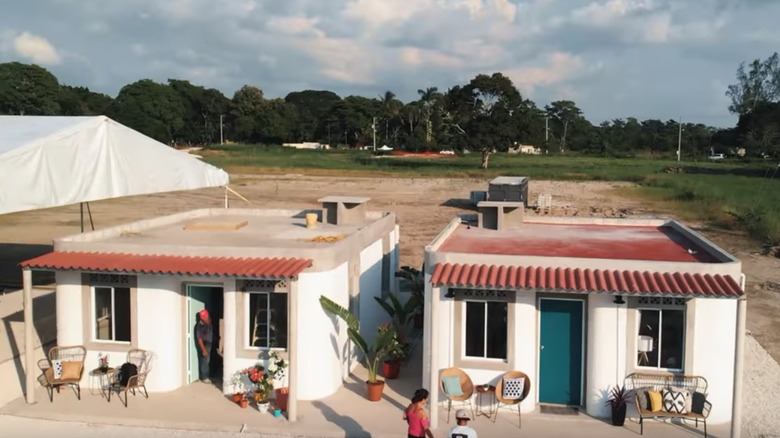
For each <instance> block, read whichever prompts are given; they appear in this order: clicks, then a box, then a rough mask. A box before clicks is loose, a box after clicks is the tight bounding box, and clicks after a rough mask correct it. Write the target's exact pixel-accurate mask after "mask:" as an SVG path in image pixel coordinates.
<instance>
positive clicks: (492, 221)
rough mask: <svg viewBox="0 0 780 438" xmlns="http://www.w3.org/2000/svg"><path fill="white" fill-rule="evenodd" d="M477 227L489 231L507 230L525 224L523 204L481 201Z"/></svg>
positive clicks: (478, 205)
mask: <svg viewBox="0 0 780 438" xmlns="http://www.w3.org/2000/svg"><path fill="white" fill-rule="evenodd" d="M477 210H478V211H479V213H477V226H478V227H479V228H485V229H488V230H506V229H509V228H517V227H519V226H521V225H522V224H523V213H524V212H525V204H524V203H523V202H506V201H481V202H479V203H478V204H477Z"/></svg>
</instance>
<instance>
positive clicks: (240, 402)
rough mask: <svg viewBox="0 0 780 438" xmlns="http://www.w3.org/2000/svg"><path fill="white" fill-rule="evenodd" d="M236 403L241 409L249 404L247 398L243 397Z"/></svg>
mask: <svg viewBox="0 0 780 438" xmlns="http://www.w3.org/2000/svg"><path fill="white" fill-rule="evenodd" d="M238 405H239V406H241V409H246V407H247V406H248V405H249V400H247V399H245V398H242V399H241V400H240V401H239V402H238Z"/></svg>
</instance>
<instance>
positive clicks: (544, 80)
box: [504, 52, 598, 96]
mask: <svg viewBox="0 0 780 438" xmlns="http://www.w3.org/2000/svg"><path fill="white" fill-rule="evenodd" d="M595 68H598V67H595ZM593 69H594V67H591V68H590V69H588V68H586V65H585V61H583V59H582V58H581V57H579V56H576V55H571V54H569V53H563V52H557V53H553V54H551V55H549V56H547V57H546V59H545V60H544V64H542V65H539V64H533V65H527V66H522V67H517V68H512V69H506V70H504V74H505V75H506V76H507V77H509V78H510V79H512V82H514V84H515V86H516V87H517V88H518V89H519V90H520V91H521V92H523V93H524V94H526V95H528V96H532V95H533V94H534V90H535V89H536V88H538V87H540V86H550V85H557V84H561V83H563V82H566V81H568V80H571V79H574V78H576V77H579V76H581V75H583V74H589V73H590V72H592V71H593ZM568 90H571V89H570V88H569V89H568ZM569 94H571V92H570V91H569Z"/></svg>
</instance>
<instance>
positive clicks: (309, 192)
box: [0, 174, 780, 361]
mask: <svg viewBox="0 0 780 438" xmlns="http://www.w3.org/2000/svg"><path fill="white" fill-rule="evenodd" d="M231 180H232V184H231V187H232V188H233V189H234V190H236V191H237V192H238V193H240V194H241V195H242V196H244V197H245V198H247V199H248V200H249V204H247V203H246V202H244V201H243V200H241V199H239V198H237V197H236V196H234V195H232V194H231V195H230V196H229V199H230V205H231V206H233V207H251V208H312V207H318V206H319V204H318V203H317V199H319V198H320V197H323V196H326V195H362V196H369V197H371V207H370V208H371V209H375V210H387V211H393V212H395V213H396V215H397V217H398V223H399V224H400V228H401V264H402V265H410V266H415V267H418V268H419V267H420V265H421V264H422V260H423V247H424V246H425V245H426V244H428V243H430V242H431V241H432V240H433V238H434V237H435V236H436V235H437V234H438V233H439V232H440V231H441V229H442V228H443V227H444V225H445V224H447V222H449V221H450V220H451V219H452V218H453V217H454V216H455V214H457V213H459V212H467V211H469V209H470V208H471V207H470V202H469V194H470V192H471V191H473V190H487V181H486V180H482V179H416V178H352V177H350V178H347V177H317V176H305V175H299V174H295V175H290V174H288V175H270V176H268V175H264V176H259V175H233V176H232V178H231ZM630 186H631V184H629V183H614V182H598V181H588V182H562V181H535V180H531V181H530V183H529V199H530V204H535V203H536V199H537V197H538V195H539V194H542V193H545V194H550V195H552V203H553V209H552V211H551V212H550V213H549V214H552V215H566V216H583V217H648V216H658V214H657V213H656V212H654V211H653V210H652V206H651V205H648V204H645V203H643V202H642V201H640V200H637V199H633V198H630V197H628V196H626V195H625V194H626V193H629V192H630V191H628V190H626V188H627V187H630ZM223 205H224V191H223V190H222V189H217V188H214V189H202V190H195V191H190V192H178V193H168V194H162V195H149V196H138V197H132V198H122V199H114V200H107V201H101V202H95V203H90V210H91V213H92V218H93V220H94V224H95V227H96V228H97V229H100V228H105V227H107V226H111V225H116V224H120V223H125V222H132V221H136V220H139V219H145V218H151V217H155V216H160V215H166V214H171V213H176V212H180V211H185V210H190V209H196V208H206V207H222V206H223ZM535 214H537V213H536V212H535V211H534V210H532V209H529V210H527V212H526V216H527V217H528V216H533V215H535ZM84 217H85V229H87V230H89V229H90V225H89V218H88V214H87V210H86V209H85V210H84ZM79 218H80V215H79V206H78V205H74V206H68V207H62V208H55V209H48V210H38V211H32V212H23V213H16V214H9V215H2V216H0V245H2V246H0V248H4V251H6V252H11V251H13V250H14V249H15V248H18V247H19V245H16V244H26V245H30V247H31V248H36V249H37V250H38V251H40V248H45V247H41V246H35V247H33V246H32V245H49V244H51V242H52V240H53V239H55V238H58V237H62V236H67V235H71V234H77V233H79V231H80V219H79ZM688 225H689V226H691V227H692V228H694V229H696V230H697V231H699V232H701V233H702V234H704V235H705V236H706V237H707V238H709V239H710V240H712V241H714V242H715V243H717V244H718V245H720V246H721V247H722V248H724V249H725V250H727V251H729V252H730V253H732V254H734V255H735V256H736V257H737V258H739V259H740V260H742V264H743V271H744V272H745V275H746V276H747V286H746V288H747V292H748V321H747V326H748V330H750V331H751V332H752V333H753V335H754V336H755V337H756V338H757V339H758V340H759V342H760V343H761V344H762V346H764V348H766V349H767V350H768V351H769V353H770V354H771V355H772V357H773V358H774V359H775V360H778V361H780V321H779V320H778V318H777V317H776V316H775V315H777V314H778V309H780V300H778V298H780V269H778V268H780V259H778V258H775V257H770V256H764V255H761V254H760V250H761V248H760V246H759V245H758V243H756V242H754V241H751V240H750V239H748V238H746V237H745V235H744V234H742V233H729V232H723V231H714V230H710V229H707V228H705V227H702V226H701V224H696V223H688ZM31 244H32V245H31ZM13 258H14V257H13V255H8V254H6V255H3V254H0V262H3V261H4V260H8V259H13ZM17 278H18V277H17ZM0 282H2V278H0Z"/></svg>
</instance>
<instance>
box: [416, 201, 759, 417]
mask: <svg viewBox="0 0 780 438" xmlns="http://www.w3.org/2000/svg"><path fill="white" fill-rule="evenodd" d="M480 205H481V206H480V210H481V212H480V213H479V214H478V215H476V217H475V215H467V216H463V217H459V218H456V219H454V220H453V221H452V222H451V223H450V224H449V225H448V226H447V227H446V228H445V229H444V230H443V231H442V232H441V233H440V234H439V236H438V237H436V239H435V240H434V241H433V242H432V243H431V244H430V245H428V246H426V248H425V278H426V303H425V336H424V341H423V342H424V347H425V348H424V351H425V352H427V354H426V355H425V356H424V359H423V370H424V386H426V387H429V388H437V387H438V385H439V376H440V372H441V370H443V369H446V368H448V367H458V368H461V369H463V370H464V371H465V372H466V373H467V374H468V375H469V376H470V377H471V379H472V381H473V383H474V384H475V385H480V384H486V383H492V384H495V383H496V382H497V380H498V379H499V378H500V377H501V376H502V375H503V374H504V373H506V372H508V371H511V370H517V371H522V372H524V373H526V374H527V376H528V377H529V379H530V380H531V385H532V386H531V392H530V395H529V397H528V398H527V399H526V400H525V401H524V402H522V403H521V405H520V406H521V410H522V411H523V412H531V411H534V410H535V409H536V408H537V406H538V404H540V403H549V404H561V405H568V406H577V407H580V408H581V409H584V410H585V411H587V413H588V414H589V415H593V416H597V417H609V416H610V411H609V408H608V407H606V406H605V401H606V396H607V392H608V390H609V389H611V388H612V387H614V386H615V385H618V384H623V383H624V381H625V380H624V379H625V378H626V376H628V375H629V374H631V373H634V372H663V373H674V374H685V375H699V376H703V377H705V378H706V379H707V380H708V382H709V394H708V400H709V401H710V402H711V403H712V404H713V408H712V411H711V413H710V416H709V419H708V422H709V423H712V424H718V423H724V422H728V421H730V420H731V417H732V402H733V401H734V400H733V393H734V390H735V374H738V373H737V372H735V367H738V366H741V365H740V364H741V362H740V361H736V362H735V359H736V358H737V357H738V353H735V351H736V352H738V351H741V350H740V349H739V345H738V344H739V343H740V342H741V339H740V336H738V335H737V333H738V327H737V326H738V316H739V314H740V312H741V317H742V318H743V317H744V310H745V300H744V292H743V290H744V287H743V286H744V275H743V274H742V270H741V263H740V262H739V260H737V259H735V258H734V257H733V256H731V255H730V254H728V253H726V252H725V251H723V250H722V249H720V248H718V247H717V246H716V245H714V244H713V243H712V242H710V241H708V240H707V239H705V238H704V237H702V236H701V235H699V234H698V233H696V232H694V231H692V230H691V229H689V228H687V227H686V226H684V225H683V224H681V223H678V222H675V221H667V220H626V219H575V218H547V217H544V218H534V219H533V221H524V220H523V208H522V204H520V203H511V202H505V203H501V202H495V203H484V204H480ZM743 328H744V327H743ZM640 340H641V342H640ZM444 399H445V398H444V394H443V393H440V391H433V392H432V394H431V406H432V408H433V409H436V406H438V403H439V402H441V401H443V400H444ZM431 418H432V419H433V421H436V419H437V415H436V414H435V412H434V413H433V414H432V415H431Z"/></svg>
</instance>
